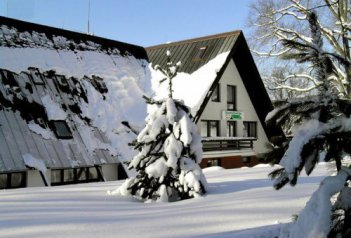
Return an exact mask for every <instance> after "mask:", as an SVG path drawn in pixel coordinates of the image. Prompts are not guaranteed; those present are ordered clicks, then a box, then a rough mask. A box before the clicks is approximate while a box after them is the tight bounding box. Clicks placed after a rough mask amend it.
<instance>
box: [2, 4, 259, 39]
mask: <svg viewBox="0 0 351 238" xmlns="http://www.w3.org/2000/svg"><path fill="white" fill-rule="evenodd" d="M252 1H253V0H90V32H92V33H93V34H94V35H97V36H101V37H105V38H110V39H114V40H119V41H124V42H128V43H131V44H137V45H141V46H151V45H156V44H161V43H166V42H169V41H177V40H183V39H188V38H193V37H198V36H205V35H210V34H216V33H221V32H226V31H232V30H237V29H243V30H244V32H245V30H246V26H245V25H246V19H247V15H248V5H249V3H250V2H252ZM88 3H89V0H0V15H2V16H8V17H11V18H16V19H20V20H24V21H30V22H35V23H39V24H43V25H49V26H54V27H58V28H64V29H68V30H73V31H78V32H87V25H88V24H87V22H88V5H89V4H88Z"/></svg>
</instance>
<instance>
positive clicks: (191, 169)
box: [119, 51, 207, 201]
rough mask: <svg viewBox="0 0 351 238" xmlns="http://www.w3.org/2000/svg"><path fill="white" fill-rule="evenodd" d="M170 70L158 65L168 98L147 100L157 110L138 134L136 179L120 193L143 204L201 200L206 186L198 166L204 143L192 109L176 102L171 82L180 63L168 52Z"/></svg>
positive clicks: (134, 164) (132, 165)
mask: <svg viewBox="0 0 351 238" xmlns="http://www.w3.org/2000/svg"><path fill="white" fill-rule="evenodd" d="M167 58H168V59H167V68H166V69H163V68H161V67H160V66H158V65H156V66H155V70H159V71H160V72H162V73H163V74H164V76H165V79H163V80H162V81H161V83H162V82H164V81H168V84H169V95H168V98H166V99H164V100H160V101H156V100H152V99H150V98H147V97H145V99H146V102H147V103H148V104H152V105H156V106H157V110H155V111H154V112H152V113H150V114H149V115H148V117H147V118H146V126H145V128H144V129H143V130H142V131H141V132H140V133H139V135H138V137H137V142H136V145H135V149H136V150H138V151H139V152H138V154H137V155H136V156H135V157H134V158H133V159H132V160H131V161H130V163H129V164H128V169H135V170H136V172H137V175H136V177H134V178H131V179H128V180H126V182H125V183H124V184H123V186H122V187H121V188H120V189H119V193H121V194H122V195H125V194H131V195H133V196H135V197H137V198H140V199H142V200H150V199H151V200H160V201H177V200H182V199H188V198H193V197H198V196H201V195H202V194H204V193H205V192H206V186H207V182H206V179H205V177H204V175H203V174H202V170H201V168H200V166H199V163H200V162H201V160H202V142H201V136H200V135H199V134H198V132H197V131H198V130H197V126H196V124H195V123H194V122H193V120H192V116H191V114H190V109H189V108H188V107H186V106H185V105H184V104H183V102H182V101H179V100H175V99H173V95H172V92H173V90H172V80H173V78H174V77H175V76H176V75H177V71H178V68H179V66H180V62H178V63H177V64H175V65H174V64H173V62H172V61H171V54H170V52H169V51H167Z"/></svg>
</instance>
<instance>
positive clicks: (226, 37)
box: [146, 31, 241, 73]
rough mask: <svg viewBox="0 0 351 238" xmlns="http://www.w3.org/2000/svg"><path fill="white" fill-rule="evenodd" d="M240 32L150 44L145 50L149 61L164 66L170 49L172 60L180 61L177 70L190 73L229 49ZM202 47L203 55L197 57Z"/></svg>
mask: <svg viewBox="0 0 351 238" xmlns="http://www.w3.org/2000/svg"><path fill="white" fill-rule="evenodd" d="M240 33H241V32H240V31H231V32H226V33H222V34H217V35H211V36H205V37H200V38H194V39H189V40H183V41H178V42H174V43H169V44H162V45H157V46H151V47H147V48H146V51H147V54H148V56H149V59H150V62H152V63H153V64H154V65H156V64H158V65H160V66H162V67H165V66H166V65H165V64H166V62H167V59H166V57H167V56H166V51H167V50H170V52H171V53H172V60H173V61H174V62H178V61H181V62H182V65H181V67H180V69H179V71H180V72H185V73H192V72H194V71H196V70H197V69H199V68H200V67H201V66H203V65H205V64H207V63H208V62H209V61H210V60H212V59H213V58H215V57H216V56H217V55H219V54H221V53H223V52H228V51H230V50H231V49H232V48H233V46H234V44H235V42H236V40H237V38H238V36H239V35H240ZM202 47H205V49H204V52H203V55H202V56H201V57H197V54H198V53H199V52H198V51H199V50H200V49H201V48H202Z"/></svg>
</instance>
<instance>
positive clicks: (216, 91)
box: [211, 84, 220, 102]
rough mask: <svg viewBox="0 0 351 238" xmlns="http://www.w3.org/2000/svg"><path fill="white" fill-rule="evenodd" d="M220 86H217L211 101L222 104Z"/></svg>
mask: <svg viewBox="0 0 351 238" xmlns="http://www.w3.org/2000/svg"><path fill="white" fill-rule="evenodd" d="M219 88H220V86H219V84H218V85H217V86H216V88H215V89H214V90H213V93H212V96H211V100H212V101H213V102H220V92H219Z"/></svg>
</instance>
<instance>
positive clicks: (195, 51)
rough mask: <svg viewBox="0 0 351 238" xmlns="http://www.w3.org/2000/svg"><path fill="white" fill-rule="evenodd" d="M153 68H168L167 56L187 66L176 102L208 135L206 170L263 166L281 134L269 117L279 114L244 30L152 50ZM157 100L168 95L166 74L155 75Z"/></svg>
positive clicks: (177, 86) (205, 139)
mask: <svg viewBox="0 0 351 238" xmlns="http://www.w3.org/2000/svg"><path fill="white" fill-rule="evenodd" d="M146 50H147V53H148V57H149V60H150V62H151V63H152V65H153V66H155V65H160V66H161V67H165V64H166V61H167V60H166V57H167V56H166V51H167V50H169V51H170V52H171V54H172V61H173V62H178V61H181V63H182V65H181V67H180V68H179V72H180V73H178V75H177V76H176V77H175V78H174V79H173V89H174V92H173V97H174V98H176V99H181V100H184V102H185V105H187V106H189V107H190V108H191V111H192V114H193V116H194V119H195V122H196V123H197V125H198V127H199V130H200V131H201V135H202V136H203V149H204V160H203V162H202V164H201V165H202V167H208V166H213V165H220V166H222V167H225V168H233V167H241V166H252V165H254V164H257V163H258V161H259V160H260V158H261V157H262V154H263V153H265V152H266V151H267V147H266V143H267V142H268V139H269V138H271V137H273V136H276V135H281V130H279V129H277V128H269V127H268V126H267V125H266V124H265V123H264V121H265V117H266V115H267V113H268V112H269V111H271V110H272V109H273V107H272V104H271V101H270V99H269V96H268V94H267V92H266V90H265V87H264V84H263V82H262V80H261V77H260V75H259V72H258V70H257V68H256V65H255V63H254V60H253V58H252V55H251V53H250V50H249V47H248V45H247V43H246V40H245V38H244V35H243V33H242V32H241V31H233V32H227V33H222V34H217V35H211V36H205V37H201V38H196V39H190V40H184V41H179V42H173V43H169V44H163V45H157V46H152V47H148V48H146ZM151 71H152V88H153V91H154V92H155V98H163V97H166V96H167V86H168V85H167V84H160V80H162V77H163V76H162V75H161V74H160V73H159V72H158V71H154V70H152V69H151Z"/></svg>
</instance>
